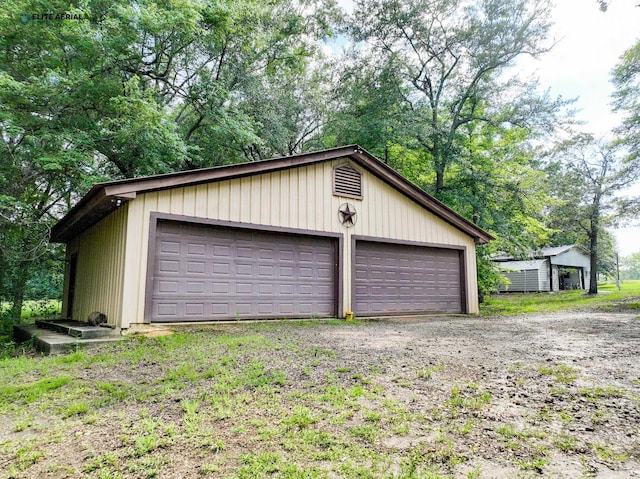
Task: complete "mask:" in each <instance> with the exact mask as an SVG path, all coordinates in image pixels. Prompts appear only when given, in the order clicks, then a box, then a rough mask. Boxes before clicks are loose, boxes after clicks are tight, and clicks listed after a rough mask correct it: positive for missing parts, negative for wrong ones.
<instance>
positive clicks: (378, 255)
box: [354, 241, 463, 316]
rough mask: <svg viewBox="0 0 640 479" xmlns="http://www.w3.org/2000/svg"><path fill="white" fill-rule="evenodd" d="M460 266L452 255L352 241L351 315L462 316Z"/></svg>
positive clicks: (456, 254) (446, 251)
mask: <svg viewBox="0 0 640 479" xmlns="http://www.w3.org/2000/svg"><path fill="white" fill-rule="evenodd" d="M460 261H461V259H460V252H459V251H458V250H453V249H444V248H430V247H423V246H413V245H402V244H393V243H377V242H372V241H356V253H355V267H354V271H355V277H354V282H355V287H354V292H355V297H354V308H355V312H356V314H359V315H363V316H364V315H376V314H402V313H421V312H446V313H460V312H462V311H463V304H462V278H461V270H460Z"/></svg>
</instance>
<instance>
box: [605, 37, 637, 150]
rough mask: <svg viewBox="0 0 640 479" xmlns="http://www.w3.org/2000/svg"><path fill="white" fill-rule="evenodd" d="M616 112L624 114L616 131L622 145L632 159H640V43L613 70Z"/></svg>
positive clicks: (623, 56)
mask: <svg viewBox="0 0 640 479" xmlns="http://www.w3.org/2000/svg"><path fill="white" fill-rule="evenodd" d="M612 81H613V85H614V88H615V91H614V93H613V100H614V102H613V107H614V111H617V112H620V113H622V114H623V120H622V124H621V125H620V127H618V128H617V129H616V134H617V135H618V138H619V141H620V143H622V144H623V145H624V146H625V147H626V148H627V149H628V150H629V154H630V156H631V157H632V158H635V159H637V158H638V157H640V41H638V42H637V43H636V44H635V45H634V46H633V47H631V48H629V49H628V50H627V51H625V52H624V53H623V54H622V56H621V57H620V62H619V63H618V65H617V66H616V67H615V68H614V69H613V72H612Z"/></svg>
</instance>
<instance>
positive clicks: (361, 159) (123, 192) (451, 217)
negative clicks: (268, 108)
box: [51, 145, 493, 243]
mask: <svg viewBox="0 0 640 479" xmlns="http://www.w3.org/2000/svg"><path fill="white" fill-rule="evenodd" d="M338 158H348V159H350V160H351V161H353V162H354V163H355V164H357V165H359V166H360V167H362V168H363V169H365V170H367V171H368V172H369V173H371V174H373V175H375V176H377V177H378V178H380V179H381V180H383V181H385V182H386V183H387V184H389V185H390V186H391V187H393V188H395V189H396V190H398V191H399V192H401V193H402V194H404V195H405V196H407V197H409V198H410V199H411V200H412V201H414V202H416V203H417V204H419V205H420V206H421V207H423V208H425V209H426V210H427V211H429V212H431V213H432V214H434V215H436V216H438V217H439V218H441V219H442V220H444V221H446V222H447V223H449V224H451V225H453V226H455V227H456V228H458V229H459V230H461V231H463V232H464V233H466V234H468V235H469V236H471V237H472V238H474V240H475V241H476V242H477V243H486V242H488V241H490V240H492V239H493V237H492V236H491V235H490V234H489V233H487V232H486V231H484V230H483V229H481V228H480V227H478V226H476V225H475V224H474V223H472V222H471V221H469V220H467V219H466V218H464V217H463V216H461V215H459V214H458V213H456V212H455V211H454V210H452V209H451V208H449V207H448V206H446V205H445V204H444V203H441V202H440V201H438V200H436V199H435V198H433V197H432V196H431V195H429V194H427V193H426V192H425V191H424V190H422V189H421V188H419V187H418V186H416V185H415V184H413V183H411V182H410V181H408V180H407V179H405V178H404V177H403V176H401V175H400V174H399V173H397V172H396V171H395V170H393V169H392V168H390V167H389V166H387V165H385V164H384V163H382V162H381V161H380V160H378V159H377V158H376V157H374V156H373V155H371V154H370V153H368V152H366V151H365V150H363V149H362V148H360V147H359V146H357V145H350V146H344V147H340V148H334V149H329V150H322V151H318V152H313V153H305V154H300V155H295V156H286V157H280V158H274V159H270V160H263V161H257V162H248V163H240V164H236V165H229V166H220V167H213V168H205V169H201V170H192V171H182V172H176V173H168V174H164V175H155V176H148V177H140V178H132V179H126V180H117V181H111V182H106V183H98V184H96V185H94V186H93V187H92V188H91V190H89V192H88V193H87V194H86V195H85V196H84V197H83V198H82V199H81V200H80V201H79V202H78V204H77V205H76V206H74V207H73V208H72V209H71V210H70V211H69V213H67V215H66V216H65V217H64V218H62V219H61V220H60V221H59V222H58V223H57V224H56V225H55V226H54V227H53V229H52V231H51V241H54V242H65V241H67V240H68V239H70V238H72V237H74V236H76V235H77V234H79V233H81V232H82V231H84V230H85V229H87V228H89V227H90V226H92V225H93V224H95V223H97V222H98V221H100V220H101V219H102V218H104V217H105V216H107V215H108V214H109V213H110V212H112V211H114V210H115V209H116V208H118V207H119V206H120V205H121V204H122V203H123V202H126V201H131V200H134V199H135V198H136V196H137V195H138V194H140V193H145V192H150V191H158V190H164V189H169V188H175V187H184V186H192V185H198V184H203V183H209V182H216V181H222V180H229V179H233V178H239V177H244V176H251V175H257V174H263V173H269V172H274V171H279V170H284V169H289V168H298V167H302V166H306V165H311V164H314V163H320V162H324V161H329V160H334V159H338Z"/></svg>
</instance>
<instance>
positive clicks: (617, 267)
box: [616, 253, 620, 291]
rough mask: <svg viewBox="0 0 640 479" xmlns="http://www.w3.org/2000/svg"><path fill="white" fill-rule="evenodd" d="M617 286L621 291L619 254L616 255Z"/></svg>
mask: <svg viewBox="0 0 640 479" xmlns="http://www.w3.org/2000/svg"><path fill="white" fill-rule="evenodd" d="M616 286H617V287H618V291H620V257H619V255H618V253H616Z"/></svg>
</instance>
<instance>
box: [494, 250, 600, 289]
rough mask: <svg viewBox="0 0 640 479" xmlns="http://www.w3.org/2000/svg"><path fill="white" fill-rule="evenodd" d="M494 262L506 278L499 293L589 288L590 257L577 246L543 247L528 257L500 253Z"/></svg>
mask: <svg viewBox="0 0 640 479" xmlns="http://www.w3.org/2000/svg"><path fill="white" fill-rule="evenodd" d="M493 261H494V262H496V263H497V264H498V267H499V268H500V270H501V271H502V272H503V274H504V276H505V277H506V278H508V279H509V283H503V284H501V285H500V287H499V289H498V290H499V291H500V292H512V293H532V292H542V291H564V290H569V289H589V272H590V261H589V256H588V255H586V254H585V253H584V252H583V251H581V250H580V248H578V247H577V246H576V245H565V246H553V247H548V248H542V249H541V250H538V251H535V252H532V253H530V255H529V258H527V259H517V258H514V257H513V256H509V255H504V254H503V255H499V256H496V257H495V258H493Z"/></svg>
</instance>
